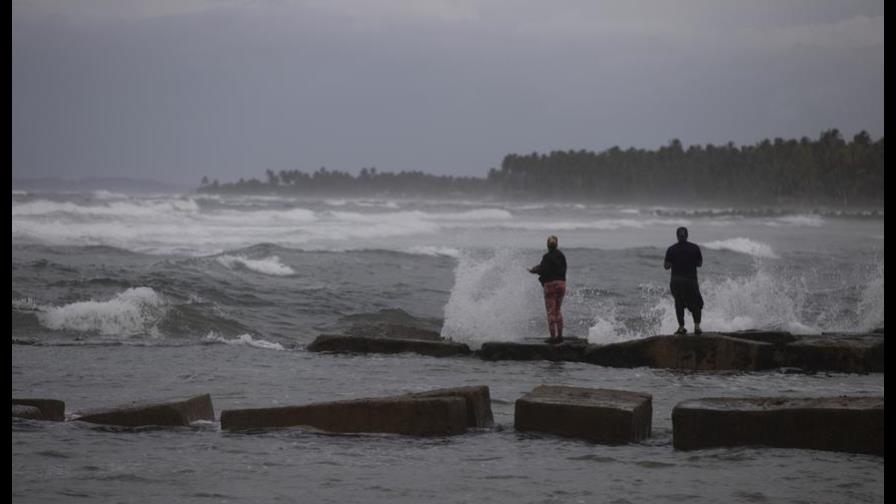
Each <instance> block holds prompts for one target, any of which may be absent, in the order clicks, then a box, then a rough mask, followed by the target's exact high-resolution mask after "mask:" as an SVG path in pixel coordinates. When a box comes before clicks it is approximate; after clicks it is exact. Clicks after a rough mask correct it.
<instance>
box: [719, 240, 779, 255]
mask: <svg viewBox="0 0 896 504" xmlns="http://www.w3.org/2000/svg"><path fill="white" fill-rule="evenodd" d="M703 246H704V247H706V248H708V249H713V250H730V251H732V252H739V253H741V254H747V255H751V256H755V257H764V258H769V259H778V255H777V254H775V251H774V250H772V248H771V247H770V246H768V245H766V244H765V243H762V242H758V241H754V240H750V239H749V238H741V237H738V238H731V239H729V240H720V241H713V242H709V243H704V244H703Z"/></svg>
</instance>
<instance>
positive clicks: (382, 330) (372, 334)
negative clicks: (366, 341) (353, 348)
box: [345, 322, 444, 341]
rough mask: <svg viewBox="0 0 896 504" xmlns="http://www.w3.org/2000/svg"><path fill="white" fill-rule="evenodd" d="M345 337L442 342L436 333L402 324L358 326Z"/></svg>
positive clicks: (381, 323) (386, 323)
mask: <svg viewBox="0 0 896 504" xmlns="http://www.w3.org/2000/svg"><path fill="white" fill-rule="evenodd" d="M345 335H346V336H359V337H362V338H393V339H412V340H426V341H444V339H442V335H441V334H439V332H438V331H433V330H430V329H423V328H421V327H414V326H408V325H402V324H393V323H389V322H378V323H373V324H360V325H354V326H352V327H350V328H349V329H348V330H347V331H346V332H345Z"/></svg>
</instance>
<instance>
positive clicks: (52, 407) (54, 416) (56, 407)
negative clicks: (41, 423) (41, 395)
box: [12, 398, 65, 422]
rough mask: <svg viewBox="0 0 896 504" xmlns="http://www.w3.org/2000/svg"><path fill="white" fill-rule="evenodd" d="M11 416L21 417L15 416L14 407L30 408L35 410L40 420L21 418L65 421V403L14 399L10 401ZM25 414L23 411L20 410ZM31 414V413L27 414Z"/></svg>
mask: <svg viewBox="0 0 896 504" xmlns="http://www.w3.org/2000/svg"><path fill="white" fill-rule="evenodd" d="M12 405H13V409H12V411H13V416H21V415H17V414H16V408H15V406H30V407H32V408H37V410H38V411H39V412H40V418H37V417H33V416H29V417H23V418H34V419H36V420H52V421H54V422H61V421H63V420H65V402H63V401H59V400H57V399H15V398H13V400H12ZM20 411H21V412H25V410H20ZM28 414H31V413H28Z"/></svg>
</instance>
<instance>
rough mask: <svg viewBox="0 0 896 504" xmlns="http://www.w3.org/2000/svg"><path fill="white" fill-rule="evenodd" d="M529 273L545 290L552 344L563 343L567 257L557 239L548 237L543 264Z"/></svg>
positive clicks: (545, 305) (545, 303) (531, 269)
mask: <svg viewBox="0 0 896 504" xmlns="http://www.w3.org/2000/svg"><path fill="white" fill-rule="evenodd" d="M529 273H534V274H536V275H538V281H539V282H541V285H542V288H543V290H544V307H545V310H546V311H547V314H548V330H549V331H550V333H551V337H550V339H549V340H548V341H549V342H550V343H561V342H562V341H563V313H562V312H561V311H560V305H561V304H563V296H565V295H566V256H564V255H563V252H560V249H558V248H557V237H556V236H553V235H551V236H549V237H548V252H547V254H545V255H544V256H542V258H541V264H539V265H538V266H534V267H532V268H529Z"/></svg>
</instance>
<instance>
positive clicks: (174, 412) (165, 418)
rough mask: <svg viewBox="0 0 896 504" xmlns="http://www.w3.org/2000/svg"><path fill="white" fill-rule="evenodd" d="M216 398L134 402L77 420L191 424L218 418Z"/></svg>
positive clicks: (132, 425)
mask: <svg viewBox="0 0 896 504" xmlns="http://www.w3.org/2000/svg"><path fill="white" fill-rule="evenodd" d="M214 419H215V410H214V408H213V407H212V398H211V396H210V395H209V394H203V395H200V396H196V397H191V398H189V399H182V400H173V401H166V402H151V403H149V402H147V403H136V402H135V403H131V404H126V405H122V406H118V407H114V408H108V409H101V410H92V411H88V412H84V413H81V414H79V415H78V416H77V417H76V418H74V420H80V421H82V422H90V423H96V424H105V425H120V426H123V427H138V426H141V425H163V426H187V425H190V424H191V423H192V422H195V421H197V420H214Z"/></svg>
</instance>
